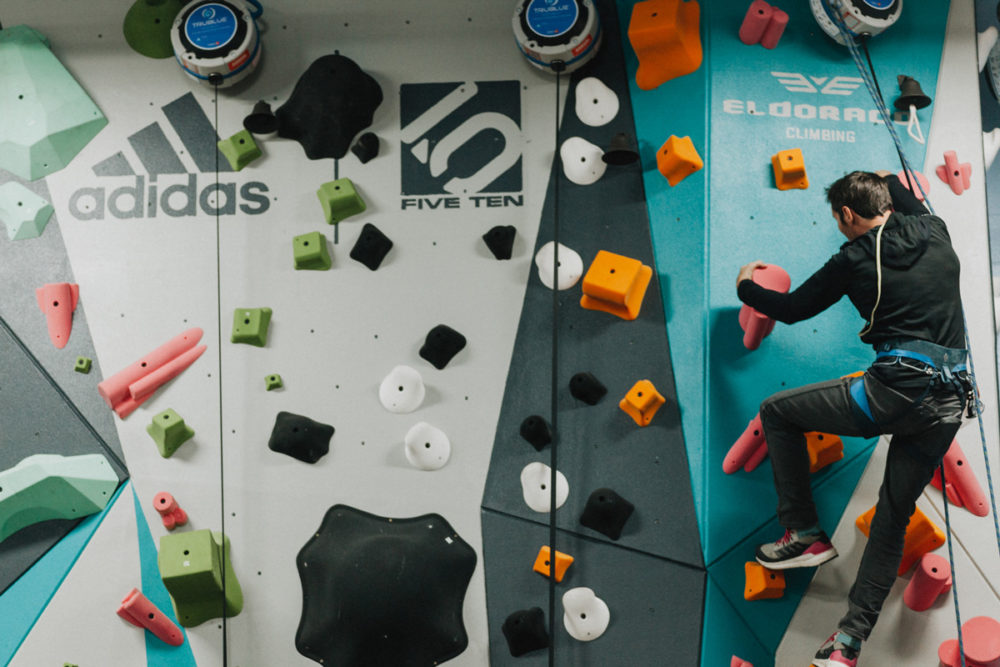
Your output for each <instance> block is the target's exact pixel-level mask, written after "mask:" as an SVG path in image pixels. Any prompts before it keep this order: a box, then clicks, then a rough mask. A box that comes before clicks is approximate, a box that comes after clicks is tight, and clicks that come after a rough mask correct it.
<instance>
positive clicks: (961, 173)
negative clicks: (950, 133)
mask: <svg viewBox="0 0 1000 667" xmlns="http://www.w3.org/2000/svg"><path fill="white" fill-rule="evenodd" d="M937 175H938V178H940V179H941V180H942V181H944V182H945V183H947V184H948V185H950V186H951V191H952V192H954V193H955V194H956V195H960V194H962V193H963V192H965V191H966V190H968V189H969V188H970V187H972V181H971V180H970V179H971V178H972V165H971V164H969V163H968V162H962V163H959V161H958V155H957V154H956V153H955V151H945V152H944V164H939V165H938V167H937Z"/></svg>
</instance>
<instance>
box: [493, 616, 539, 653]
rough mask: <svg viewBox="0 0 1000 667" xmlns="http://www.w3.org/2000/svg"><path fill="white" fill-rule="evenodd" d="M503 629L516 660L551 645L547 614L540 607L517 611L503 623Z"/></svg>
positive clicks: (508, 646)
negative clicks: (547, 628)
mask: <svg viewBox="0 0 1000 667" xmlns="http://www.w3.org/2000/svg"><path fill="white" fill-rule="evenodd" d="M501 629H502V630H503V636H504V637H505V638H506V639H507V648H508V649H510V654H511V655H512V656H514V657H515V658H518V657H520V656H522V655H524V654H525V653H531V652H532V651H537V650H538V649H542V648H546V647H548V645H549V633H548V631H547V630H546V629H545V612H543V611H542V610H541V608H539V607H532V608H531V609H521V610H520V611H515V612H514V613H513V614H511V615H510V616H508V617H507V619H506V620H505V621H504V622H503V628H501Z"/></svg>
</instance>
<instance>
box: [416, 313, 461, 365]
mask: <svg viewBox="0 0 1000 667" xmlns="http://www.w3.org/2000/svg"><path fill="white" fill-rule="evenodd" d="M464 347H465V336H463V335H462V334H460V333H458V332H457V331H455V330H454V329H452V328H451V327H449V326H447V325H444V324H439V325H437V326H436V327H434V328H433V329H431V330H430V331H429V332H427V339H426V340H425V341H424V344H423V346H421V348H420V356H421V357H423V358H424V359H426V360H427V361H429V362H431V365H433V366H434V368H436V369H438V370H441V369H442V368H444V367H445V366H447V365H448V362H449V361H451V360H452V357H454V356H455V355H456V354H458V353H459V352H461V351H462V348H464Z"/></svg>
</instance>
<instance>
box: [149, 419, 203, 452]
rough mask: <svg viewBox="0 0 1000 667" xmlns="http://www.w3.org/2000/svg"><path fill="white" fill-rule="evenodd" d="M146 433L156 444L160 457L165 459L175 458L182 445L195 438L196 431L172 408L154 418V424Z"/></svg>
mask: <svg viewBox="0 0 1000 667" xmlns="http://www.w3.org/2000/svg"><path fill="white" fill-rule="evenodd" d="M146 432H147V433H149V435H150V437H152V438H153V441H154V442H156V448H157V449H158V450H160V456H162V457H163V458H165V459H168V458H170V457H171V456H173V455H174V452H176V451H177V449H178V448H179V447H180V446H181V445H183V444H184V443H185V442H187V441H188V440H190V439H191V438H192V436H194V429H192V428H191V427H190V426H188V425H187V424H185V423H184V418H183V417H181V416H180V415H179V414H177V413H176V412H174V411H173V410H171V409H170V408H167V409H166V410H164V411H163V412H161V413H160V414H158V415H156V416H155V417H153V423H152V424H149V425H148V426H146Z"/></svg>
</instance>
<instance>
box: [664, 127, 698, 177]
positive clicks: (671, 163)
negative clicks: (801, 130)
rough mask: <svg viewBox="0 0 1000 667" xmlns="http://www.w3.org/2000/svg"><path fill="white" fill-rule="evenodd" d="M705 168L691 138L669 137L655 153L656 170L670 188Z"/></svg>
mask: <svg viewBox="0 0 1000 667" xmlns="http://www.w3.org/2000/svg"><path fill="white" fill-rule="evenodd" d="M704 166H705V163H704V162H703V161H702V159H701V156H700V155H698V151H697V150H695V147H694V142H693V141H691V137H677V136H674V135H670V138H669V139H667V142H666V143H665V144H663V145H662V146H660V150H658V151H656V168H657V169H659V170H660V173H661V174H663V176H664V178H666V179H667V182H668V183H670V185H671V186H674V185H677V184H678V183H680V182H681V181H683V180H684V179H685V178H687V177H688V176H690V175H691V174H693V173H694V172H696V171H698V170H699V169H701V168H702V167H704Z"/></svg>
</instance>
